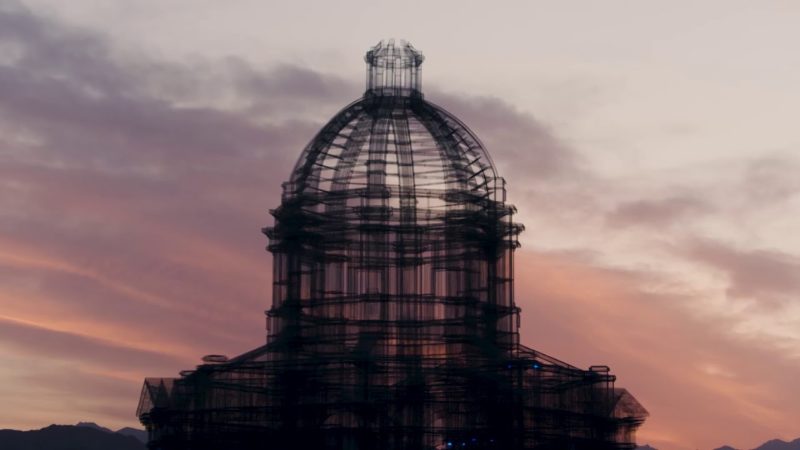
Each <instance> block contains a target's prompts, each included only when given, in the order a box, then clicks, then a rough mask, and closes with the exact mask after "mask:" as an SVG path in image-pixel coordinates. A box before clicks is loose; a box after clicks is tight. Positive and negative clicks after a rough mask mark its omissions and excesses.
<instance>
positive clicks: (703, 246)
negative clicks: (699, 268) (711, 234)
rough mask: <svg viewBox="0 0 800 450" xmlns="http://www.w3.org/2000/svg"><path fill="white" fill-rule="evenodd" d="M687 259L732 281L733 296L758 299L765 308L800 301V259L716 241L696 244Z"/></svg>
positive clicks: (697, 241)
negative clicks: (798, 299)
mask: <svg viewBox="0 0 800 450" xmlns="http://www.w3.org/2000/svg"><path fill="white" fill-rule="evenodd" d="M684 253H685V255H686V256H687V257H688V258H689V259H690V260H692V261H695V262H699V263H702V264H705V265H708V266H710V267H713V268H715V269H717V270H719V271H722V272H723V273H725V274H726V276H727V277H728V280H729V283H730V287H729V295H731V296H733V297H746V298H753V299H756V300H757V301H758V302H759V304H760V305H761V306H765V307H771V306H779V305H781V304H782V303H783V302H784V301H786V300H788V299H794V300H796V299H797V298H798V297H800V258H798V257H797V256H794V255H790V254H786V253H782V252H779V251H775V250H752V249H747V250H742V249H739V248H737V247H734V246H730V245H726V244H723V243H721V242H717V241H712V240H694V241H692V242H690V243H689V244H688V245H687V246H686V248H685V249H684Z"/></svg>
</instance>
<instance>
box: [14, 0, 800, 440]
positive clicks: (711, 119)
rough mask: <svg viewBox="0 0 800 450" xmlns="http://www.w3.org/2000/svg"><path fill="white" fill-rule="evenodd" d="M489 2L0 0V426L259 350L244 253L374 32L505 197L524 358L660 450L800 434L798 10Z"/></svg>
mask: <svg viewBox="0 0 800 450" xmlns="http://www.w3.org/2000/svg"><path fill="white" fill-rule="evenodd" d="M489 4H490V2H486V1H480V2H479V1H475V2H472V1H468V0H460V1H452V2H451V1H428V2H421V1H420V2H416V1H395V2H385V3H384V2H376V1H345V2H340V1H337V2H333V1H330V2H323V1H319V2H304V1H293V2H288V1H281V2H270V1H263V0H238V1H231V2H221V1H216V0H215V1H212V0H166V1H165V0H136V1H128V0H115V1H112V0H71V1H63V0H29V1H24V2H17V1H15V0H11V1H9V0H0V399H2V401H0V428H18V429H30V428H39V427H42V426H46V425H48V424H50V423H75V422H78V421H94V422H97V423H99V424H101V425H104V426H107V427H122V426H138V423H137V420H136V417H135V414H134V412H135V409H136V404H137V402H138V396H139V391H140V389H141V384H142V380H143V378H144V377H145V376H176V375H177V373H178V371H179V370H181V369H188V368H192V367H194V366H195V365H196V364H198V363H199V362H200V357H201V356H202V355H205V354H210V353H221V354H227V355H230V356H232V355H236V354H238V353H241V352H244V351H246V350H249V349H251V348H253V347H255V346H257V345H260V344H262V343H263V341H264V334H265V331H264V315H263V311H264V310H265V309H266V308H268V307H269V305H270V282H271V279H270V277H271V269H270V265H271V256H270V255H269V253H267V252H266V251H265V250H264V247H265V245H266V238H265V237H264V236H263V235H262V234H261V233H260V231H259V230H260V228H261V227H263V226H265V225H270V224H271V223H272V219H271V217H270V216H269V213H268V210H269V209H270V208H274V207H276V206H277V205H278V202H279V199H280V184H281V182H282V181H284V180H285V179H286V178H287V177H288V174H289V171H290V169H291V167H292V165H293V163H294V161H295V159H296V158H297V157H298V156H299V154H300V151H301V149H302V148H303V146H304V145H305V144H306V143H307V142H308V141H309V140H310V139H311V138H312V137H313V135H314V133H315V132H316V131H317V130H318V129H319V128H320V127H321V126H322V125H323V124H324V123H325V121H326V120H327V119H328V118H330V117H331V116H333V114H334V113H336V112H337V111H338V110H339V109H341V108H342V107H343V106H345V105H346V104H347V103H349V102H350V101H351V100H354V99H356V98H357V97H359V96H360V95H361V93H362V92H363V89H364V78H365V76H364V74H365V65H364V60H363V55H364V53H365V52H366V50H367V49H368V48H369V47H370V46H372V45H374V44H376V43H377V42H378V41H379V40H380V39H383V38H387V37H398V38H404V39H407V40H409V41H410V42H411V43H412V44H413V45H414V46H415V47H416V48H417V49H419V50H421V51H422V52H423V53H424V54H425V56H426V61H425V63H424V64H423V66H422V71H423V77H422V80H423V91H424V93H425V95H426V98H427V99H428V100H430V101H432V102H434V103H436V104H439V105H441V106H443V107H445V108H446V109H448V110H449V111H451V112H453V113H454V114H455V115H456V116H458V117H459V118H461V119H462V120H463V121H464V122H465V123H466V124H467V125H468V126H469V127H470V128H471V129H472V130H473V131H475V132H476V133H477V135H478V136H479V137H480V138H481V139H482V140H483V142H484V143H485V144H486V146H487V148H488V150H489V152H490V153H491V155H492V157H493V158H494V160H495V163H496V164H497V166H498V168H499V171H500V173H501V174H502V175H503V176H505V178H506V180H507V182H508V185H509V200H510V202H511V203H514V204H515V205H516V206H517V208H518V210H519V214H518V216H517V218H518V220H519V221H520V222H521V223H523V224H525V226H526V231H525V232H524V233H523V235H522V243H523V247H522V248H521V249H520V250H518V251H517V254H516V255H517V265H516V301H517V304H518V305H519V306H521V307H522V309H523V312H522V340H523V342H524V343H525V344H526V345H528V346H530V347H533V348H535V349H537V350H540V351H543V352H545V353H548V354H551V355H554V356H556V357H558V358H559V359H563V360H565V361H568V362H570V363H572V364H574V365H577V366H580V367H588V366H590V365H592V364H607V365H609V366H611V368H612V371H613V372H614V373H615V374H616V375H617V376H618V386H622V387H625V388H627V389H628V390H630V391H631V392H632V393H633V394H634V395H635V396H636V397H637V398H638V399H639V400H640V402H641V403H642V404H643V405H644V406H645V407H646V408H647V409H648V410H649V411H650V414H651V415H650V418H649V419H648V421H647V422H646V424H645V425H644V426H643V427H642V429H641V430H640V433H639V439H638V440H639V442H640V443H649V444H650V445H653V446H654V447H657V448H658V449H659V450H689V449H695V448H699V449H707V450H711V449H712V448H715V447H719V446H721V445H723V444H730V445H732V446H734V447H737V448H741V449H748V448H752V447H755V446H756V445H758V444H760V443H762V442H764V441H766V440H768V439H773V438H782V439H785V440H788V439H795V438H798V437H800V125H798V118H800V85H798V80H800V51H798V43H800V2H796V1H793V0H787V1H760V2H753V1H737V0H719V1H713V0H708V1H674V0H673V1H659V2H657V1H552V2H540V1H520V2H502V1H500V2H496V3H495V2H493V4H492V6H490V5H489Z"/></svg>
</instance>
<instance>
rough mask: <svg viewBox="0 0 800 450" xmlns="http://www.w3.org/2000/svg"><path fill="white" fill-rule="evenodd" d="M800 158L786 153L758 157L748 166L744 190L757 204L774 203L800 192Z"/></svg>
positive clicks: (744, 179)
mask: <svg viewBox="0 0 800 450" xmlns="http://www.w3.org/2000/svg"><path fill="white" fill-rule="evenodd" d="M798 174H800V160H798V159H796V158H792V157H789V156H786V155H780V154H776V155H770V156H765V157H763V158H758V159H755V160H753V161H750V163H749V164H748V165H747V166H746V168H745V172H744V178H743V182H742V185H743V191H744V192H745V193H746V194H747V196H748V198H749V199H750V200H751V201H752V202H753V204H756V205H759V206H761V205H763V204H765V203H766V204H773V203H775V202H780V201H783V200H787V199H789V198H790V197H792V196H794V195H797V194H798V193H800V176H798Z"/></svg>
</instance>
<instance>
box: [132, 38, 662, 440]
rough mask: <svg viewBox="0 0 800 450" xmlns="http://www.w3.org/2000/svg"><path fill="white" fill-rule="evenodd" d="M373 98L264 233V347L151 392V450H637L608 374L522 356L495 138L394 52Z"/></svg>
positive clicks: (354, 110) (307, 155)
mask: <svg viewBox="0 0 800 450" xmlns="http://www.w3.org/2000/svg"><path fill="white" fill-rule="evenodd" d="M366 61H367V69H368V72H367V89H366V92H365V94H364V96H363V97H362V98H361V99H359V100H357V101H355V102H354V103H352V104H350V105H349V106H347V107H346V108H345V109H343V110H342V111H341V112H339V113H338V114H336V115H335V116H334V117H333V118H332V119H331V120H330V122H329V123H328V124H327V125H325V126H324V127H323V128H322V130H321V131H320V132H319V133H318V134H317V136H316V137H315V138H314V139H313V140H312V141H311V143H310V144H308V146H307V147H306V148H305V150H304V151H303V153H302V155H301V156H300V159H299V160H298V162H297V165H296V166H295V168H294V170H293V172H292V174H291V176H290V178H289V181H287V182H286V183H284V185H283V197H282V202H281V205H280V206H279V207H278V208H276V209H275V210H273V211H272V214H273V216H274V217H275V225H274V227H270V228H265V229H264V232H265V233H266V235H267V236H268V237H269V247H268V249H269V250H270V251H271V252H272V254H273V255H274V263H273V299H272V301H273V304H272V308H271V309H270V310H269V312H268V314H267V316H268V318H267V322H268V330H269V333H268V339H267V343H266V345H264V346H263V347H260V348H257V349H255V350H252V351H250V352H248V353H245V354H243V355H240V356H238V357H236V358H233V359H230V360H228V359H227V358H226V357H225V356H222V355H209V356H207V357H205V358H204V359H203V361H204V363H205V364H203V365H201V366H199V367H198V368H197V369H196V370H189V371H184V372H182V374H181V375H182V377H181V378H178V379H147V380H146V381H145V385H144V389H143V391H142V397H141V401H140V404H139V408H138V411H137V413H138V415H139V417H140V420H141V421H142V423H143V424H144V425H145V426H146V427H147V429H148V430H149V432H150V444H149V445H150V448H152V449H219V448H231V449H233V448H235V449H256V448H258V449H267V448H268V449H287V450H288V449H324V448H327V449H354V450H355V449H361V450H376V449H381V450H391V449H409V450H421V449H455V448H459V449H498V450H513V449H533V448H536V449H573V450H580V449H587V450H588V449H591V450H602V449H633V448H634V447H635V444H634V431H635V430H636V428H637V427H638V426H639V425H640V424H641V423H642V421H643V420H644V418H645V417H646V415H647V413H646V411H645V410H644V408H642V407H641V405H639V403H638V402H637V401H636V400H635V399H634V398H633V396H631V395H630V394H629V393H628V392H627V391H625V390H624V389H618V388H615V387H614V381H615V377H614V376H613V375H611V374H610V372H609V368H608V367H605V366H593V367H591V368H590V369H589V370H582V369H579V368H577V367H574V366H571V365H569V364H566V363H564V362H562V361H559V360H557V359H555V358H553V357H550V356H547V355H545V354H543V353H540V352H538V351H535V350H533V349H530V348H528V347H525V346H523V345H521V344H520V342H519V334H518V328H519V324H520V317H519V313H520V310H519V308H518V307H517V306H516V305H515V303H514V285H513V278H512V277H513V269H514V259H513V253H514V250H515V249H516V248H517V247H518V246H519V243H518V240H517V237H518V235H519V233H520V232H521V231H522V230H523V227H522V226H521V225H520V224H517V223H515V222H514V221H513V220H512V217H513V214H514V212H515V208H514V207H513V206H512V205H509V204H507V203H505V201H506V198H505V197H506V191H505V181H504V180H503V178H501V177H500V176H499V175H498V174H497V172H496V169H495V167H494V165H493V163H492V161H491V158H490V157H489V154H488V153H487V152H486V150H485V149H484V147H483V145H482V144H481V142H480V141H479V140H478V138H477V137H476V136H475V135H474V134H473V133H472V132H471V131H470V130H469V129H468V128H467V127H466V126H465V125H464V124H463V123H461V121H459V120H458V119H457V118H455V117H454V116H453V115H451V114H450V113H448V112H447V111H445V110H443V109H442V108H440V107H438V106H436V105H434V104H432V103H429V102H427V101H426V100H424V98H423V95H422V91H421V89H420V65H421V64H422V61H423V56H422V55H421V54H420V53H419V52H417V51H416V50H415V49H414V48H413V47H411V46H410V45H408V44H406V43H402V44H400V45H395V43H394V41H388V42H382V43H380V44H378V45H377V46H376V47H374V48H372V49H371V50H370V51H369V52H367V55H366Z"/></svg>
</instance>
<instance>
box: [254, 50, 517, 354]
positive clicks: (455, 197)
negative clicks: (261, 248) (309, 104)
mask: <svg viewBox="0 0 800 450" xmlns="http://www.w3.org/2000/svg"><path fill="white" fill-rule="evenodd" d="M365 60H366V62H367V68H368V73H369V76H368V77H367V87H366V91H365V93H364V96H363V97H362V98H360V99H358V100H357V101H355V102H353V103H352V104H350V105H349V106H347V107H345V108H344V109H343V110H342V111H340V112H339V113H338V114H336V115H335V116H334V117H333V118H332V119H331V120H330V121H329V122H328V123H327V124H326V125H325V126H324V127H323V128H322V129H321V130H320V131H319V133H317V135H316V136H315V137H314V139H312V140H311V142H310V143H309V144H308V145H307V146H306V147H305V149H304V150H303V152H302V154H301V156H300V158H299V159H298V161H297V164H296V165H295V167H294V169H293V171H292V173H291V176H290V178H289V181H288V182H286V183H284V185H283V189H284V191H283V197H282V203H281V206H280V207H278V208H277V209H275V210H273V215H274V216H275V226H274V227H272V228H268V229H266V230H265V231H266V233H267V235H268V236H269V237H270V245H269V249H270V251H272V252H273V254H274V265H275V268H274V271H275V272H274V277H275V284H274V286H275V287H274V290H273V307H272V309H271V310H270V311H269V315H270V317H272V320H271V321H270V323H271V325H270V330H271V332H272V333H273V334H274V336H278V335H281V334H282V333H283V335H286V327H287V326H288V325H287V321H286V320H285V318H286V315H287V314H289V315H291V314H295V313H298V312H297V311H295V310H292V308H300V311H299V313H298V314H299V317H301V318H302V320H303V321H307V322H305V323H303V324H301V325H298V327H299V329H302V330H303V333H304V336H305V338H308V336H309V333H310V334H312V335H314V336H316V338H315V339H318V341H319V342H323V341H325V340H326V339H332V338H331V337H332V336H338V337H339V338H337V339H340V340H341V339H345V340H346V339H347V337H346V336H350V335H358V334H359V333H363V328H360V327H362V326H364V325H365V324H368V323H369V322H370V321H373V320H381V321H383V322H382V323H383V324H384V326H385V327H384V328H388V329H391V328H392V326H398V327H401V328H402V327H407V326H409V324H414V325H413V326H414V327H417V328H419V329H423V328H429V329H430V330H429V331H430V333H423V335H424V336H428V337H427V338H421V337H420V335H414V336H413V337H412V336H410V335H409V336H406V338H408V341H407V343H415V344H419V343H420V342H422V341H426V340H428V338H430V342H429V341H426V342H428V343H431V342H432V341H437V340H438V341H439V342H441V341H442V340H443V339H445V338H444V336H445V335H447V334H448V333H450V334H453V335H466V334H470V333H473V334H481V333H484V334H487V335H491V336H492V339H493V340H494V339H495V338H497V339H500V340H501V341H502V340H505V343H506V344H509V345H510V344H511V343H512V341H515V340H516V337H515V336H516V329H517V325H516V320H515V319H514V317H515V315H516V314H517V311H518V309H517V308H516V306H515V305H514V303H513V299H512V294H511V271H512V267H511V266H512V250H513V249H514V248H516V247H517V246H518V241H517V235H518V234H519V232H520V231H521V229H522V227H521V225H517V224H514V223H513V222H512V220H511V217H512V214H513V212H514V208H513V207H512V206H510V205H506V204H505V182H504V180H503V179H502V178H500V177H499V176H498V175H497V171H496V170H495V167H494V165H493V163H492V160H491V158H490V157H489V154H488V153H487V151H486V150H485V149H484V147H483V145H482V144H481V142H480V140H479V139H478V138H477V137H476V136H475V134H474V133H473V132H472V131H470V130H469V129H468V128H467V126H466V125H464V124H463V123H462V122H461V121H460V120H458V119H457V118H456V117H455V116H453V115H452V114H450V113H449V112H447V111H445V110H444V109H443V108H441V107H439V106H436V105H434V104H432V103H430V102H428V101H426V100H425V99H424V98H423V95H422V93H421V91H420V90H419V88H420V86H419V76H418V75H419V66H420V64H421V63H422V61H423V57H422V55H421V54H420V53H419V52H418V51H416V50H414V48H413V47H412V46H411V45H410V44H407V43H405V42H401V44H400V45H395V43H394V41H393V40H390V41H388V42H387V41H382V42H381V43H379V44H378V45H376V46H375V47H373V48H372V49H370V50H369V51H368V52H367V55H366V58H365ZM401 72H402V73H401ZM406 81H408V82H409V83H406ZM293 286H302V287H303V289H300V290H294V291H293V289H292V287H293ZM455 299H457V301H456V300H455ZM287 302H288V303H287ZM287 304H288V305H293V306H291V307H288V306H285V305H287ZM287 311H288V312H287ZM468 317H473V318H474V319H475V321H474V322H469V321H468V322H465V321H464V319H465V318H468ZM484 319H485V322H484ZM341 323H348V324H357V326H356V327H355V328H354V329H353V330H352V333H349V332H342V331H341V330H328V331H325V327H326V326H328V325H331V324H341ZM386 324H389V325H386ZM392 324H394V325H392ZM400 324H402V326H401V325H400ZM445 324H450V325H452V327H454V328H453V329H450V330H449V331H447V332H445V333H444V334H443V333H442V328H441V327H442V326H444V325H445ZM450 325H448V326H450ZM337 326H338V325H337ZM437 327H438V328H437ZM456 328H457V329H456ZM392 333H394V332H389V334H390V335H391V334H392ZM401 334H402V333H401ZM276 338H277V337H276ZM395 339H398V337H397V335H396V336H395ZM421 339H422V340H421ZM402 341H403V339H400V341H399V342H401V343H402ZM340 343H341V342H340ZM425 345H427V344H425ZM451 350H452V349H451Z"/></svg>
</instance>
